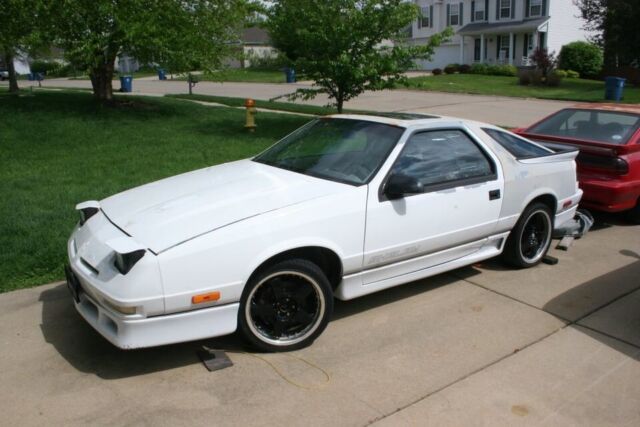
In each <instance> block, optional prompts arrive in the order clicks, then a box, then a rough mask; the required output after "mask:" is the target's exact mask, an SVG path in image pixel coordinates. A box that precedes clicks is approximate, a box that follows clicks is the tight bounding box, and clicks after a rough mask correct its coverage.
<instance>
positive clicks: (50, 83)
mask: <svg viewBox="0 0 640 427" xmlns="http://www.w3.org/2000/svg"><path fill="white" fill-rule="evenodd" d="M26 83H27V82H22V85H23V86H24V85H25V84H26ZM119 85H120V83H118V82H116V81H114V88H118V87H119ZM42 86H43V87H65V88H90V87H91V83H90V82H89V81H87V80H68V79H51V80H45V81H43V82H42ZM309 87H311V86H310V85H308V84H304V83H294V84H273V83H231V82H230V83H216V82H199V83H198V84H197V85H196V86H195V88H194V93H197V94H202V95H218V96H230V97H241V98H254V99H260V100H269V99H272V98H276V97H280V96H283V95H286V94H289V93H292V92H294V91H295V90H296V89H298V88H309ZM133 91H134V93H138V94H150V95H154V94H155V95H164V94H176V93H188V91H189V89H188V85H187V82H184V81H175V80H174V81H172V80H165V81H158V80H157V79H156V80H153V79H136V80H134V82H133ZM281 100H286V99H284V98H283V99H281ZM300 102H302V101H300ZM302 103H306V104H310V105H326V104H327V103H328V99H327V97H326V96H319V97H317V98H315V99H313V100H310V101H304V102H302ZM569 105H572V103H570V102H563V101H546V100H538V99H520V98H508V97H497V96H484V95H464V94H454V93H440V92H424V91H411V90H385V91H378V92H365V93H363V94H362V95H360V96H359V97H358V98H356V99H354V100H351V101H349V102H347V103H346V104H345V108H348V109H355V110H373V111H387V112H388V111H408V112H418V113H429V114H439V115H446V116H453V117H461V118H465V119H472V120H479V121H483V122H488V123H492V124H496V125H500V126H508V127H518V126H525V125H528V124H531V123H533V122H535V121H537V120H539V119H541V118H543V117H545V116H547V115H549V114H551V113H553V112H555V111H557V110H559V109H560V108H564V107H566V106H569Z"/></svg>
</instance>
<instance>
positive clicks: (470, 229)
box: [363, 128, 504, 285]
mask: <svg viewBox="0 0 640 427" xmlns="http://www.w3.org/2000/svg"><path fill="white" fill-rule="evenodd" d="M397 174H400V175H403V176H406V177H412V178H414V179H416V180H417V181H418V182H419V184H420V187H421V189H420V191H419V192H418V193H417V194H407V195H405V196H404V197H401V198H399V199H396V200H389V198H388V197H387V196H386V195H385V185H386V184H387V183H388V181H389V179H390V178H391V177H392V176H393V175H397ZM374 185H375V184H374ZM503 190H504V188H503V179H502V172H501V170H500V169H499V162H498V161H497V159H496V158H495V155H494V154H493V153H491V152H490V151H488V150H487V149H486V147H485V146H484V145H483V144H482V143H481V141H480V140H479V139H477V138H476V137H475V136H472V135H471V133H470V132H469V131H468V130H466V129H462V128H460V129H434V130H422V131H417V132H414V133H413V134H411V136H409V138H408V139H407V140H406V142H405V144H404V146H403V147H402V149H401V151H400V154H399V155H398V156H397V158H396V160H395V162H394V163H393V165H392V166H391V168H390V169H389V170H388V172H387V174H386V175H385V177H384V179H381V180H380V182H379V183H378V186H377V188H373V187H372V188H370V190H369V195H368V200H367V217H366V235H365V243H364V256H363V269H364V271H363V273H364V274H363V284H365V285H366V284H368V283H373V282H376V281H379V280H384V279H388V278H391V277H395V276H399V275H402V274H407V273H410V272H414V271H418V270H421V269H424V268H428V267H431V266H434V265H437V264H441V263H444V262H447V261H450V260H453V259H457V258H461V257H464V256H466V255H469V254H471V253H473V252H475V251H477V250H479V249H480V248H481V247H482V245H483V244H484V243H485V242H486V240H487V239H486V238H487V237H488V236H489V235H491V234H492V233H493V232H494V230H495V228H496V224H497V221H498V217H499V215H500V208H501V200H502V198H501V196H502V193H503Z"/></svg>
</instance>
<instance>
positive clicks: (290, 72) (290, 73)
mask: <svg viewBox="0 0 640 427" xmlns="http://www.w3.org/2000/svg"><path fill="white" fill-rule="evenodd" d="M284 74H285V75H286V77H287V83H295V82H296V70H294V69H293V68H288V67H287V68H285V69H284Z"/></svg>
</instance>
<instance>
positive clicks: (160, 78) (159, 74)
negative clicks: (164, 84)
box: [158, 68, 167, 80]
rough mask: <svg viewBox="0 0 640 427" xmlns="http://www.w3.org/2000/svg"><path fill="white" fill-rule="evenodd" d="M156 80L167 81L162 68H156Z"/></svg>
mask: <svg viewBox="0 0 640 427" xmlns="http://www.w3.org/2000/svg"><path fill="white" fill-rule="evenodd" d="M158 80H167V72H166V71H165V70H164V68H158Z"/></svg>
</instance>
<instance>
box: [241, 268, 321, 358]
mask: <svg viewBox="0 0 640 427" xmlns="http://www.w3.org/2000/svg"><path fill="white" fill-rule="evenodd" d="M332 311H333V294H332V291H331V285H330V284H329V280H327V277H326V276H325V274H324V273H323V272H322V270H321V269H320V268H319V267H318V266H317V265H315V264H314V263H312V262H310V261H307V260H303V259H293V260H289V261H283V262H281V263H278V264H276V265H274V266H272V267H270V268H267V269H266V270H264V271H262V272H260V273H258V274H257V275H255V277H253V278H252V279H251V280H250V282H249V283H248V284H247V286H246V287H245V289H244V291H243V294H242V299H241V301H240V311H239V313H238V323H239V326H240V330H241V331H242V333H243V335H244V336H245V337H246V338H247V340H248V341H249V342H250V343H251V344H253V345H254V346H255V347H258V348H259V349H261V350H265V351H289V350H296V349H299V348H303V347H306V346H308V345H310V344H311V343H312V342H313V341H314V340H315V339H316V338H317V337H318V336H319V335H320V334H321V333H322V331H323V330H324V329H325V328H326V326H327V323H328V322H329V318H330V317H331V313H332Z"/></svg>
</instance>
